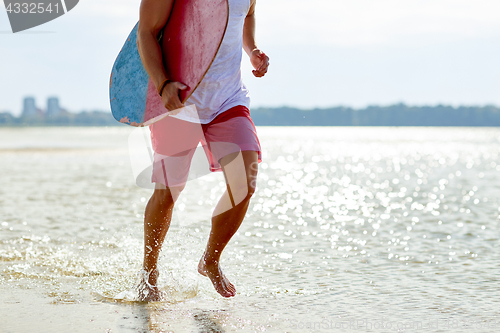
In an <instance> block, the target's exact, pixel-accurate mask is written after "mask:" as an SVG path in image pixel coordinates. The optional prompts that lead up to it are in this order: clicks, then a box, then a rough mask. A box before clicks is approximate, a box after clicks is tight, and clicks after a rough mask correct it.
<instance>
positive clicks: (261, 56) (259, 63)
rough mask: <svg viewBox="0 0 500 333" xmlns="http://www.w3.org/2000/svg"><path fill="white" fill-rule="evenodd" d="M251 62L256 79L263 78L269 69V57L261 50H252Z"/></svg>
mask: <svg viewBox="0 0 500 333" xmlns="http://www.w3.org/2000/svg"><path fill="white" fill-rule="evenodd" d="M250 62H251V63H252V66H253V68H255V70H253V71H252V73H253V75H254V76H255V77H263V76H264V75H266V73H267V68H268V67H269V57H268V56H267V55H266V54H265V53H264V52H262V51H261V50H259V49H254V50H252V53H250Z"/></svg>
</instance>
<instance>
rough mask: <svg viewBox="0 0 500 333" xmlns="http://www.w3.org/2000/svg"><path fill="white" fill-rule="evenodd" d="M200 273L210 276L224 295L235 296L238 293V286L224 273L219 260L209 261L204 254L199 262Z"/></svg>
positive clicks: (217, 289) (218, 290)
mask: <svg viewBox="0 0 500 333" xmlns="http://www.w3.org/2000/svg"><path fill="white" fill-rule="evenodd" d="M198 273H200V274H201V275H203V276H206V277H208V278H209V279H210V281H212V284H213V285H214V287H215V290H216V291H217V292H218V293H219V294H221V295H222V296H224V297H233V296H234V295H236V288H235V287H234V286H233V284H232V283H231V282H229V280H228V279H227V277H226V276H225V275H224V274H223V273H222V270H221V269H220V267H219V263H218V262H210V263H207V262H206V261H205V256H203V257H202V258H201V259H200V263H199V264H198Z"/></svg>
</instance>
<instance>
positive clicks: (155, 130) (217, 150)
mask: <svg viewBox="0 0 500 333" xmlns="http://www.w3.org/2000/svg"><path fill="white" fill-rule="evenodd" d="M150 130H151V142H152V145H153V150H154V163H153V176H152V178H151V181H152V182H153V183H161V184H163V185H165V186H182V185H185V184H186V182H187V180H188V176H189V169H190V166H191V160H192V158H193V155H194V153H195V151H196V147H197V146H198V143H200V142H201V145H202V147H203V149H204V151H205V155H206V157H207V159H208V163H209V170H210V171H212V172H215V171H222V168H221V165H220V164H219V161H220V159H221V158H223V157H224V156H226V155H229V154H231V153H235V152H239V151H247V150H252V151H256V152H258V155H259V157H258V162H259V163H260V162H262V154H261V148H260V142H259V139H258V137H257V131H256V129H255V125H254V123H253V121H252V118H251V117H250V111H249V110H248V108H246V107H245V106H241V105H239V106H236V107H233V108H231V109H229V110H227V111H224V112H223V113H221V114H219V115H218V116H217V117H215V119H214V120H212V121H211V122H210V123H208V124H197V123H192V122H188V121H184V120H180V119H177V118H173V117H165V118H163V119H162V120H160V121H158V122H156V123H153V124H152V125H150ZM207 173H208V172H207Z"/></svg>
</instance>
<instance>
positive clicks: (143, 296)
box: [136, 269, 163, 302]
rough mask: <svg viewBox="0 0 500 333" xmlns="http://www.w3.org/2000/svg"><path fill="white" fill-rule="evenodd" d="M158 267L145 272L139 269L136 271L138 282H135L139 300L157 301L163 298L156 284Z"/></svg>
mask: <svg viewBox="0 0 500 333" xmlns="http://www.w3.org/2000/svg"><path fill="white" fill-rule="evenodd" d="M158 275H159V272H158V269H154V270H151V271H149V272H147V271H146V270H144V269H141V270H140V271H139V273H138V276H139V282H138V283H137V286H136V290H137V292H138V297H139V301H142V302H159V301H161V300H162V298H163V292H161V291H160V290H159V289H158V287H157V286H156V282H157V280H158Z"/></svg>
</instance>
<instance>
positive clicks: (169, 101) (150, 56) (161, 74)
mask: <svg viewBox="0 0 500 333" xmlns="http://www.w3.org/2000/svg"><path fill="white" fill-rule="evenodd" d="M173 4H174V0H142V1H141V6H140V10H139V28H138V30H137V48H138V50H139V55H140V56H141V60H142V63H143V65H144V68H145V69H146V71H147V72H148V74H149V77H150V78H151V80H152V81H153V83H154V84H155V86H156V88H158V87H159V86H160V85H161V84H162V83H163V82H164V81H165V80H166V79H168V77H167V73H166V71H165V67H164V66H163V56H162V50H161V46H160V44H159V43H158V40H157V36H158V34H159V33H160V31H161V30H162V29H163V27H164V26H165V24H167V21H168V18H169V17H170V12H171V11H172V6H173ZM179 89H186V86H185V85H183V84H182V83H180V82H170V83H168V84H167V85H166V86H165V88H164V89H163V91H162V94H161V95H162V100H163V104H164V105H165V107H166V108H167V109H168V110H175V109H178V108H181V107H183V106H184V105H183V104H182V103H181V101H180V99H179Z"/></svg>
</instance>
